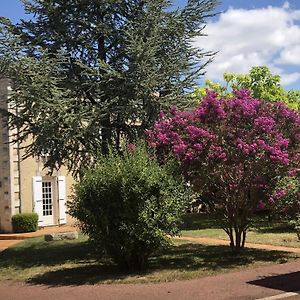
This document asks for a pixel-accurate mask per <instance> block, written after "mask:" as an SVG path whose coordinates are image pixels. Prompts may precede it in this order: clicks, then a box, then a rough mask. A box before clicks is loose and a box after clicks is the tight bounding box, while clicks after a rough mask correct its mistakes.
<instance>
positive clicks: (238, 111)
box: [147, 90, 300, 251]
mask: <svg viewBox="0 0 300 300" xmlns="http://www.w3.org/2000/svg"><path fill="white" fill-rule="evenodd" d="M147 134H148V142H149V144H150V145H151V146H152V147H153V148H155V149H156V152H157V154H158V156H159V157H160V160H161V162H165V161H166V160H168V158H169V157H175V158H176V159H177V161H178V162H179V164H180V166H181V169H182V173H183V174H184V176H185V177H186V179H187V180H190V181H191V182H192V184H193V188H194V189H195V190H196V191H201V192H202V195H203V197H208V198H210V199H213V200H214V202H215V210H216V211H217V212H219V215H220V218H221V221H222V226H223V229H224V230H225V231H226V233H227V234H228V235H229V237H230V240H231V246H232V248H233V249H235V250H237V251H239V249H240V248H243V247H244V243H245V238H246V231H247V229H248V227H249V218H250V217H251V214H252V213H253V211H255V210H256V209H258V208H264V207H265V205H266V197H267V194H268V193H270V191H272V190H273V188H274V187H275V185H276V182H277V180H278V178H280V177H282V176H284V175H286V174H287V173H288V171H289V170H290V169H291V168H292V167H295V166H297V164H298V165H299V143H300V116H299V114H298V113H297V111H295V110H292V109H289V108H288V107H287V106H286V105H285V104H283V103H281V102H267V101H264V100H259V99H254V98H252V97H251V96H250V94H249V92H247V91H244V90H240V91H237V90H236V91H235V92H234V96H233V97H231V98H229V99H224V98H222V97H219V96H218V94H216V93H214V92H211V91H210V92H208V95H207V96H206V97H205V98H204V99H203V101H202V102H201V103H200V105H199V106H198V107H197V108H195V109H194V110H193V111H189V112H186V111H184V112H181V111H178V110H177V108H176V107H172V108H171V110H170V112H168V113H167V114H166V113H163V112H162V113H161V114H160V117H159V119H158V120H157V122H156V123H155V125H154V129H153V130H150V131H148V132H147ZM234 232H235V236H236V238H235V240H234V234H233V233H234Z"/></svg>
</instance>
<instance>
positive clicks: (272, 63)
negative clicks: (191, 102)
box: [0, 0, 300, 89]
mask: <svg viewBox="0 0 300 300" xmlns="http://www.w3.org/2000/svg"><path fill="white" fill-rule="evenodd" d="M173 2H174V5H177V6H182V5H184V4H185V3H186V0H174V1H173ZM217 10H218V11H219V12H222V13H221V14H220V15H219V16H218V17H216V18H214V19H212V20H210V21H209V24H208V26H207V28H206V33H207V34H208V36H207V37H201V38H199V39H196V41H195V43H196V45H197V46H199V47H201V48H204V49H205V50H214V51H218V54H217V56H216V58H215V59H214V61H213V62H212V63H211V64H210V65H209V67H208V68H207V74H206V76H205V77H206V78H209V79H212V80H216V81H221V80H222V74H223V73H224V72H225V71H227V72H238V73H246V72H248V71H249V69H250V68H251V67H252V66H255V65H267V66H268V67H269V68H270V69H271V71H272V72H273V73H276V74H279V75H280V76H281V78H282V84H283V85H285V86H286V88H296V89H300V0H289V1H285V0H224V1H222V3H221V5H220V6H219V7H218V9H217ZM0 15H1V16H5V17H8V18H10V19H11V20H12V21H14V22H17V21H18V20H20V18H25V19H28V18H30V16H28V15H25V14H24V10H23V6H22V3H21V1H19V0H1V1H0Z"/></svg>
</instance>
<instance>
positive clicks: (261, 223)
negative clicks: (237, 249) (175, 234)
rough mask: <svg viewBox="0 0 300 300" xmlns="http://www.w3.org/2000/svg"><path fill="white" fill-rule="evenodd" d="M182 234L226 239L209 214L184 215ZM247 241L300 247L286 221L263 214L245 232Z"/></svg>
mask: <svg viewBox="0 0 300 300" xmlns="http://www.w3.org/2000/svg"><path fill="white" fill-rule="evenodd" d="M186 223H187V225H186V228H185V230H183V231H182V235H183V236H190V237H210V238H218V239H224V240H228V236H227V235H226V233H225V232H224V231H223V230H222V228H220V227H219V226H217V223H216V222H215V221H213V220H212V219H211V218H210V217H209V216H206V215H204V214H199V215H196V214H193V215H189V216H187V217H186ZM247 242H249V243H257V244H270V245H275V246H286V247H300V242H299V240H298V238H297V235H296V233H295V231H294V229H293V228H292V227H291V226H289V225H288V224H287V223H286V222H282V221H281V222H279V221H277V222H276V221H273V222H271V223H270V222H268V220H267V218H266V217H264V216H260V217H257V218H256V219H255V221H254V224H253V226H252V227H251V228H250V230H249V232H248V234H247Z"/></svg>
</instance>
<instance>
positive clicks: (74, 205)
mask: <svg viewBox="0 0 300 300" xmlns="http://www.w3.org/2000/svg"><path fill="white" fill-rule="evenodd" d="M130 149H131V151H130ZM130 149H129V150H125V151H124V153H123V154H122V155H119V154H116V153H114V152H110V154H109V155H108V156H106V157H100V158H99V160H98V161H97V163H96V164H95V166H94V167H93V168H91V169H89V170H87V171H86V172H85V173H84V176H83V177H82V180H81V182H80V183H78V184H77V185H76V186H75V197H74V199H73V201H72V202H70V203H69V213H70V215H71V216H73V217H75V218H77V219H78V220H79V223H80V227H81V229H82V231H83V232H84V233H85V234H87V235H89V237H90V238H91V239H92V240H93V241H94V242H96V244H97V245H98V246H102V249H104V250H105V251H106V252H107V253H108V254H109V255H110V256H111V257H112V258H113V259H114V261H115V262H116V263H117V264H119V266H122V267H126V268H128V269H142V268H144V267H145V266H146V263H147V260H148V257H149V255H151V254H152V253H153V252H154V251H155V250H159V249H160V248H161V247H163V246H166V245H168V244H169V241H170V240H169V238H168V237H167V234H169V235H176V234H178V232H179V225H180V220H181V216H182V214H183V213H184V211H185V208H186V201H185V196H184V194H185V193H184V185H183V181H182V179H181V178H176V179H175V177H173V176H172V177H171V176H170V175H168V172H167V169H166V167H161V166H159V164H158V163H157V162H156V160H152V159H150V158H149V155H148V154H147V152H146V150H145V148H144V147H142V146H140V147H137V148H135V149H134V150H133V149H132V148H130Z"/></svg>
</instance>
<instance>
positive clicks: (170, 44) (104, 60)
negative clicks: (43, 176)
mask: <svg viewBox="0 0 300 300" xmlns="http://www.w3.org/2000/svg"><path fill="white" fill-rule="evenodd" d="M23 2H24V4H25V9H26V11H27V12H28V13H31V14H33V15H34V18H33V19H32V20H29V21H24V20H22V21H21V22H20V23H19V24H16V25H14V24H12V23H11V22H10V21H9V20H5V19H2V21H1V29H0V30H1V32H2V34H1V37H0V59H1V70H2V73H3V76H4V75H5V76H9V77H10V78H11V79H12V80H13V83H14V94H13V95H12V97H11V101H12V103H14V105H16V106H17V107H18V116H14V115H10V124H11V126H13V127H18V128H19V129H20V133H19V136H18V137H17V138H18V139H19V140H20V141H21V142H22V141H24V140H26V139H27V138H28V136H31V137H33V142H32V143H31V144H30V145H29V146H28V147H27V155H41V154H42V153H45V152H47V153H49V154H50V155H49V156H48V157H49V160H48V162H47V166H48V167H50V168H52V169H53V168H55V167H59V166H60V165H62V164H67V165H68V167H69V169H70V170H73V171H76V170H78V169H79V168H80V166H81V165H82V164H83V165H86V164H87V163H88V162H89V161H90V160H91V157H93V156H94V155H95V153H97V152H99V151H101V152H102V153H106V152H107V150H108V147H109V146H112V147H116V148H117V149H118V148H119V146H120V143H121V141H122V140H124V139H126V138H127V139H129V140H131V139H133V138H135V137H136V136H140V135H142V134H143V132H144V130H145V129H146V128H148V127H149V126H151V125H152V124H153V121H154V119H155V118H156V117H157V114H158V112H159V110H160V109H161V108H163V107H167V106H169V105H170V104H172V103H175V104H177V105H178V106H186V105H187V99H188V97H187V92H188V91H189V90H190V89H191V88H192V87H193V86H194V85H195V80H196V79H198V78H199V76H201V75H202V74H203V72H204V68H205V66H206V64H207V63H208V62H209V61H210V60H211V59H212V56H213V53H212V52H205V51H203V50H202V49H196V48H195V47H193V44H192V39H193V38H195V37H196V36H201V35H203V29H204V27H205V22H206V20H207V18H209V17H211V16H213V15H214V9H215V7H216V5H217V0H201V1H199V0H189V1H187V4H186V6H185V7H183V8H181V9H179V8H174V7H173V6H172V3H171V1H168V0H101V1H100V0H72V1H69V0H31V1H28V0H23Z"/></svg>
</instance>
